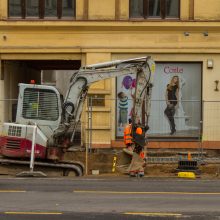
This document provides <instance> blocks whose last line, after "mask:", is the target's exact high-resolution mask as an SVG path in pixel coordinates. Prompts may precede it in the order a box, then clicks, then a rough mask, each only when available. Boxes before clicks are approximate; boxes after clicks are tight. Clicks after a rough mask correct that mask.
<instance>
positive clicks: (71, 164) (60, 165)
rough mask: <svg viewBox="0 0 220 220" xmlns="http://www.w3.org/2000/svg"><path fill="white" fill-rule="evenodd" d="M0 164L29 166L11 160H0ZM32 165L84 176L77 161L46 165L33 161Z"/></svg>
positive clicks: (27, 163)
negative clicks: (69, 171)
mask: <svg viewBox="0 0 220 220" xmlns="http://www.w3.org/2000/svg"><path fill="white" fill-rule="evenodd" d="M0 163H2V164H4V163H5V164H19V165H29V164H30V161H22V160H11V159H4V158H0ZM34 165H36V166H42V167H52V168H53V167H54V168H63V169H68V170H73V171H74V172H75V173H76V175H77V176H83V174H84V165H83V164H82V163H81V162H78V161H62V162H59V163H46V162H38V161H35V162H34Z"/></svg>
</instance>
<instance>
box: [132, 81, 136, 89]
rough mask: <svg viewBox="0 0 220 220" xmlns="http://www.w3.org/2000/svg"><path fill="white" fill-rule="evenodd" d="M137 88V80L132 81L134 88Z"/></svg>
mask: <svg viewBox="0 0 220 220" xmlns="http://www.w3.org/2000/svg"><path fill="white" fill-rule="evenodd" d="M135 87H136V79H133V80H132V88H135Z"/></svg>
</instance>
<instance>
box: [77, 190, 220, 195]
mask: <svg viewBox="0 0 220 220" xmlns="http://www.w3.org/2000/svg"><path fill="white" fill-rule="evenodd" d="M73 192H74V193H98V194H102V193H103V194H141V195H142V194H149V195H150V194H152V195H154V194H156V195H157V194H158V195H160V194H165V195H166V194H168V195H220V192H213V193H212V192H120V191H95V190H74V191H73Z"/></svg>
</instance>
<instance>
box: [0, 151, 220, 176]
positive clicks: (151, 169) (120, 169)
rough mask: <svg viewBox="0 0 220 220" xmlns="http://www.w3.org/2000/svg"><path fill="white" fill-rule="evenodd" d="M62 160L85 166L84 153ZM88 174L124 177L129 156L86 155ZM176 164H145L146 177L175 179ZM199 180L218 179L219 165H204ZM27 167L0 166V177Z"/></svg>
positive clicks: (55, 172) (51, 173)
mask: <svg viewBox="0 0 220 220" xmlns="http://www.w3.org/2000/svg"><path fill="white" fill-rule="evenodd" d="M114 157H116V169H115V172H114V173H113V172H112V168H113V159H114ZM64 160H68V161H71V160H76V161H81V162H83V163H84V164H86V154H85V152H67V153H66V155H65V158H64ZM87 161H88V174H89V175H91V174H92V170H98V171H99V175H107V176H109V175H110V176H111V175H116V176H120V175H125V174H126V173H127V168H128V165H129V164H130V162H131V156H130V155H128V154H125V153H124V152H123V151H122V150H120V151H118V150H117V151H114V150H111V151H110V150H109V151H98V152H91V153H88V160H87ZM176 168H177V164H175V163H174V164H147V166H146V168H145V174H146V176H150V177H175V176H176V173H175V169H176ZM199 169H200V170H201V175H200V177H201V178H220V164H217V163H216V164H206V165H203V166H200V167H199ZM28 170H29V167H28V166H21V165H0V176H15V175H16V174H17V173H19V172H22V171H28ZM35 170H36V171H42V172H44V173H46V174H47V175H48V176H49V177H61V176H63V170H61V169H52V168H43V167H35ZM69 176H74V173H72V172H70V174H69Z"/></svg>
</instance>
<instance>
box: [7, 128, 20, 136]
mask: <svg viewBox="0 0 220 220" xmlns="http://www.w3.org/2000/svg"><path fill="white" fill-rule="evenodd" d="M21 129H22V127H19V126H12V125H10V126H9V129H8V136H14V137H21Z"/></svg>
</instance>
